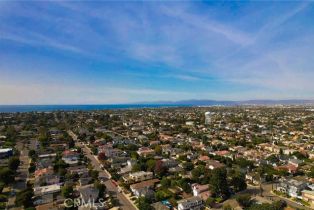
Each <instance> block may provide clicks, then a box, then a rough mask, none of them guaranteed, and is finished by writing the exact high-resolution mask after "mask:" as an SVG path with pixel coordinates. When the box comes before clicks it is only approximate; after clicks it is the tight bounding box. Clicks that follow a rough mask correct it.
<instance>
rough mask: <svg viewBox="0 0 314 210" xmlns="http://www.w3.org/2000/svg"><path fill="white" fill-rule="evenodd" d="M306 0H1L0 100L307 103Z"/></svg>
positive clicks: (311, 31) (313, 38)
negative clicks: (188, 0)
mask: <svg viewBox="0 0 314 210" xmlns="http://www.w3.org/2000/svg"><path fill="white" fill-rule="evenodd" d="M313 5H314V4H313V3H312V2H292V1H291V2H242V1H241V2H212V1H211V2H186V1H184V2H65V1H57V2H52V1H49V2H48V1H45V2H41V1H33V2H21V1H1V2H0V22H1V24H0V105H19V104H21V105H37V104H39V105H51V104H52V105H54V104H58V105H65V104H69V105H73V104H82V105H88V104H131V103H140V102H156V101H181V100H192V99H194V100H231V101H244V100H291V99H300V100H313V99H314V82H313V80H314V69H313V67H314V63H313V62H312V61H313V60H314V25H313V23H312V22H313V21H312V20H313V19H314V7H313Z"/></svg>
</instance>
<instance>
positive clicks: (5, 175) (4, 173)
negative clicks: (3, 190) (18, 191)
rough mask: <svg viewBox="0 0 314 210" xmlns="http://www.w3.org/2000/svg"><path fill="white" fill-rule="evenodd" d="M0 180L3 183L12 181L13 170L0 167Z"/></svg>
mask: <svg viewBox="0 0 314 210" xmlns="http://www.w3.org/2000/svg"><path fill="white" fill-rule="evenodd" d="M0 181H1V182H3V183H5V184H9V183H12V182H13V181H14V172H13V171H12V170H11V169H9V168H7V167H5V168H1V169H0Z"/></svg>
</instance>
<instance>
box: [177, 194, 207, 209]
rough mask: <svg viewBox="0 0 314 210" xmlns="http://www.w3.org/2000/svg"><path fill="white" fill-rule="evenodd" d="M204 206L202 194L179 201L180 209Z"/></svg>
mask: <svg viewBox="0 0 314 210" xmlns="http://www.w3.org/2000/svg"><path fill="white" fill-rule="evenodd" d="M203 207H204V203H203V200H202V198H201V197H200V196H193V197H190V198H187V199H183V200H180V201H178V210H201V209H202V208H203Z"/></svg>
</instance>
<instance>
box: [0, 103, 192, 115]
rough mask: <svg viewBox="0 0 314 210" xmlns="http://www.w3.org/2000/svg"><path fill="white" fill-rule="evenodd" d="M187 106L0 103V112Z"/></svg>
mask: <svg viewBox="0 0 314 210" xmlns="http://www.w3.org/2000/svg"><path fill="white" fill-rule="evenodd" d="M179 106H180V107H186V106H189V105H179V104H114V105H109V104H107V105H106V104H104V105H0V113H16V112H52V111H93V110H111V109H142V108H166V107H179Z"/></svg>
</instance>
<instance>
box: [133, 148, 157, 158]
mask: <svg viewBox="0 0 314 210" xmlns="http://www.w3.org/2000/svg"><path fill="white" fill-rule="evenodd" d="M137 154H139V155H140V156H143V157H147V156H149V155H155V151H154V150H152V149H150V148H148V147H141V148H139V149H138V150H137Z"/></svg>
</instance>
